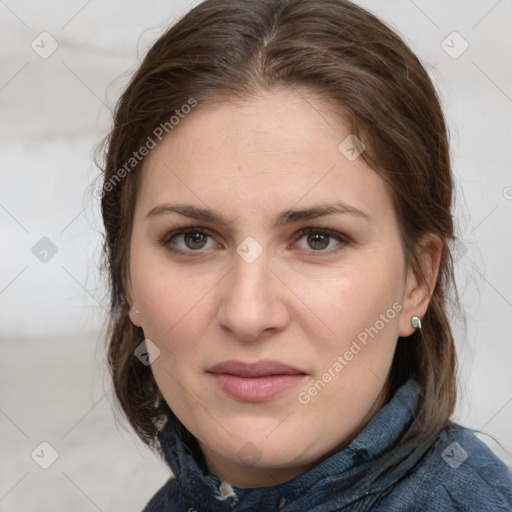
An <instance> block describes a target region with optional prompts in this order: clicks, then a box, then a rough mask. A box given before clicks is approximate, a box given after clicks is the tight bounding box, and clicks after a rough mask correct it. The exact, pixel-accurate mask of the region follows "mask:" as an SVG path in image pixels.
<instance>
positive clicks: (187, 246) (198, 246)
mask: <svg viewBox="0 0 512 512" xmlns="http://www.w3.org/2000/svg"><path fill="white" fill-rule="evenodd" d="M160 245H162V246H164V247H165V248H166V249H167V250H169V251H171V252H173V253H179V254H182V255H185V256H200V255H204V252H205V251H206V250H208V249H214V248H215V247H216V246H218V244H217V245H216V243H215V239H214V237H213V235H212V234H211V233H210V232H209V231H207V230H206V229H205V228H201V227H187V228H180V229H176V230H175V231H171V232H170V233H168V234H167V235H165V236H164V238H163V239H162V240H161V241H160ZM203 249H204V250H205V251H203Z"/></svg>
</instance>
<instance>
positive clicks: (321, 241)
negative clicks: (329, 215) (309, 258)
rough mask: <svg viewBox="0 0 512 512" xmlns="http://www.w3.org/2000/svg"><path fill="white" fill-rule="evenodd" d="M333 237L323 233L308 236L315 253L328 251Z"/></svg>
mask: <svg viewBox="0 0 512 512" xmlns="http://www.w3.org/2000/svg"><path fill="white" fill-rule="evenodd" d="M330 239H331V237H330V236H329V235H325V234H323V233H314V234H313V233H310V234H309V235H308V244H309V246H310V247H311V248H312V249H313V250H314V251H320V250H322V249H326V248H327V247H328V246H329V242H330Z"/></svg>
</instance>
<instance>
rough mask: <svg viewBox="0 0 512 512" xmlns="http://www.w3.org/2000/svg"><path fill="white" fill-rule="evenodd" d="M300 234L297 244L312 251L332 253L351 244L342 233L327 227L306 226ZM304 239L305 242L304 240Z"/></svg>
mask: <svg viewBox="0 0 512 512" xmlns="http://www.w3.org/2000/svg"><path fill="white" fill-rule="evenodd" d="M300 235H301V236H300V238H299V241H298V242H297V245H298V246H299V248H300V249H305V250H306V251H309V252H310V253H314V252H316V253H325V254H330V253H334V252H336V251H337V250H340V249H343V247H344V246H346V245H348V244H349V240H348V238H346V237H345V236H343V235H342V234H341V233H337V232H336V231H331V230H327V229H319V228H306V229H303V230H302V231H301V232H300ZM303 239H304V240H305V243H304V242H302V240H303ZM301 245H302V247H301ZM319 255H321V254H319Z"/></svg>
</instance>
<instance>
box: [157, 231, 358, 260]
mask: <svg viewBox="0 0 512 512" xmlns="http://www.w3.org/2000/svg"><path fill="white" fill-rule="evenodd" d="M187 233H201V234H203V235H207V236H209V237H211V238H214V235H213V233H212V232H211V231H210V230H208V229H206V228H202V227H196V226H191V227H185V228H179V229H175V230H174V231H170V232H168V233H166V234H165V235H164V237H163V238H161V239H160V240H159V241H158V244H159V245H161V246H163V247H165V248H166V249H167V250H168V251H170V252H172V253H176V254H180V255H183V256H186V257H190V258H198V257H201V256H204V252H203V250H202V249H198V250H195V251H194V250H188V251H183V250H181V249H176V248H174V247H172V246H171V242H172V241H173V240H174V239H175V238H176V237H178V236H180V235H185V234H187ZM311 233H316V234H320V235H324V236H329V237H330V238H334V239H336V240H337V241H338V242H339V244H338V245H337V246H336V247H334V248H333V249H328V250H316V251H315V250H313V249H311V250H307V252H308V253H310V254H311V255H313V256H314V257H318V256H320V257H321V256H325V255H329V256H330V255H332V254H335V253H337V252H339V251H341V250H342V249H343V248H344V247H345V246H346V245H348V244H349V243H350V241H349V239H348V237H346V236H344V235H342V234H341V233H338V232H336V231H332V230H330V229H326V228H304V229H301V230H300V231H299V232H298V238H297V240H296V241H299V240H300V239H301V238H303V237H304V236H307V235H309V234H311ZM207 250H208V249H207Z"/></svg>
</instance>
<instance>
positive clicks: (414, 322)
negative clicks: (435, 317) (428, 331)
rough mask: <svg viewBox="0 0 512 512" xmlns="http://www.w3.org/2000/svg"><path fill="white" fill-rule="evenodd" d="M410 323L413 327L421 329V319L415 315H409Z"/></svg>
mask: <svg viewBox="0 0 512 512" xmlns="http://www.w3.org/2000/svg"><path fill="white" fill-rule="evenodd" d="M411 324H412V326H413V327H414V328H415V329H421V320H420V319H419V317H417V316H416V315H414V316H411Z"/></svg>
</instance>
